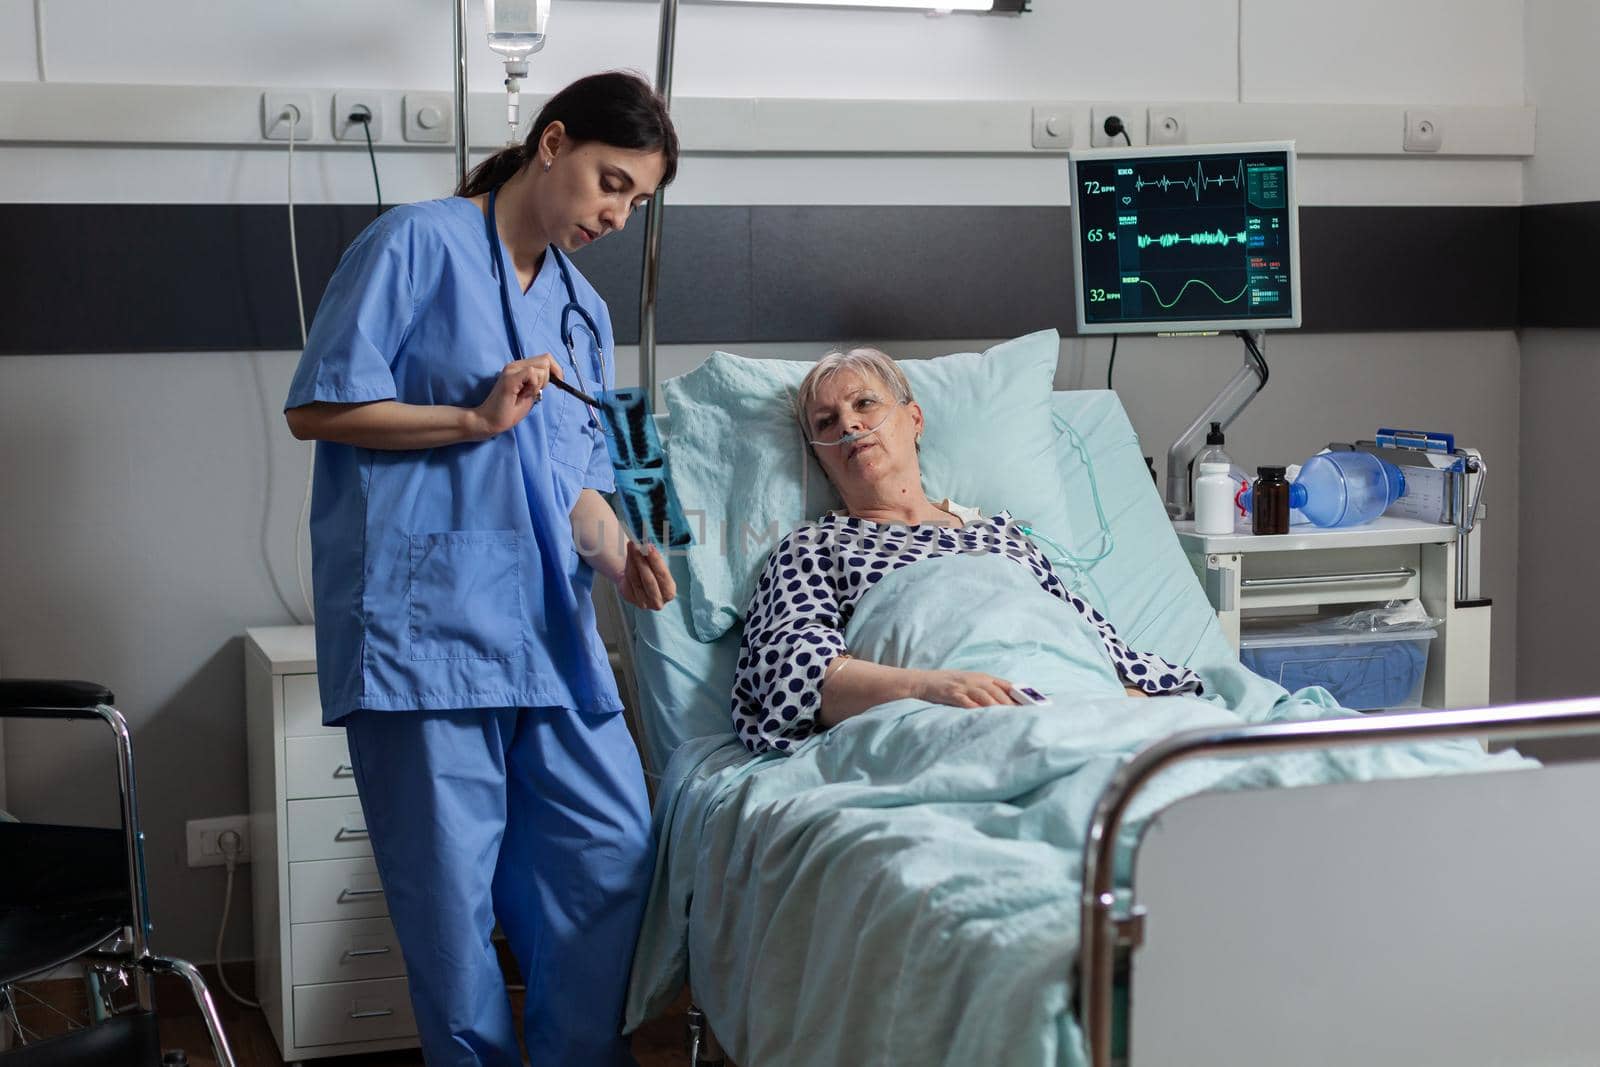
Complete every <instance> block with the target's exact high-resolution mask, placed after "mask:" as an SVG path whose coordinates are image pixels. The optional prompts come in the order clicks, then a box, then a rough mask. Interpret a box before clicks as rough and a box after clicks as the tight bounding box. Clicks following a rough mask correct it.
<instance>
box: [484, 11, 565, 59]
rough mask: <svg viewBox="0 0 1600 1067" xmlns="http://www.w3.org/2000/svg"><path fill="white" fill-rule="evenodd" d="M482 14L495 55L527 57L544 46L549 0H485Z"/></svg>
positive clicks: (508, 57)
mask: <svg viewBox="0 0 1600 1067" xmlns="http://www.w3.org/2000/svg"><path fill="white" fill-rule="evenodd" d="M483 14H484V22H485V24H486V25H487V26H488V28H489V50H490V51H492V52H494V53H495V54H496V55H499V56H503V57H504V58H506V59H509V60H515V59H526V58H527V57H528V56H530V55H532V54H533V53H535V52H537V51H538V50H539V49H541V48H543V47H544V37H545V28H546V26H547V24H548V23H549V22H550V0H483Z"/></svg>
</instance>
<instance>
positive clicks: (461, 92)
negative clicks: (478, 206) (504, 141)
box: [451, 0, 467, 188]
mask: <svg viewBox="0 0 1600 1067" xmlns="http://www.w3.org/2000/svg"><path fill="white" fill-rule="evenodd" d="M451 21H452V26H451V29H452V32H453V36H454V37H455V47H456V62H455V79H456V99H455V105H456V186H457V187H458V188H459V187H460V186H461V185H462V184H463V183H464V182H466V180H467V0H456V2H455V11H454V16H453V18H452V20H451Z"/></svg>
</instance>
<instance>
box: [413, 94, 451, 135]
mask: <svg viewBox="0 0 1600 1067" xmlns="http://www.w3.org/2000/svg"><path fill="white" fill-rule="evenodd" d="M400 110H401V112H402V117H403V118H404V120H405V121H404V123H403V124H402V126H401V133H402V135H403V136H404V137H405V139H406V140H408V141H412V142H421V143H422V144H445V143H447V142H448V141H449V140H450V139H451V138H452V137H453V136H455V134H454V132H453V131H454V130H455V101H454V99H453V98H452V97H451V96H450V94H449V93H407V94H406V95H405V96H403V97H401V99H400Z"/></svg>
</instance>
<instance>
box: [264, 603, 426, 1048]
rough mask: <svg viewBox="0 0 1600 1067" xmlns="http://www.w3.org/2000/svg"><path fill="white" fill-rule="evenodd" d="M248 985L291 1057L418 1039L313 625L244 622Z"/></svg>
mask: <svg viewBox="0 0 1600 1067" xmlns="http://www.w3.org/2000/svg"><path fill="white" fill-rule="evenodd" d="M245 711H246V720H247V724H246V734H247V737H248V743H249V766H250V842H251V852H252V863H253V872H252V878H251V882H252V886H253V889H254V900H253V905H254V908H253V912H254V918H255V959H256V993H257V998H258V999H259V1000H260V1002H261V1010H262V1011H263V1012H264V1013H265V1014H266V1017H267V1024H268V1026H270V1027H271V1029H272V1036H273V1037H274V1038H276V1039H277V1042H278V1047H279V1049H280V1050H282V1053H283V1058H284V1059H285V1060H286V1061H291V1062H298V1061H301V1060H308V1059H314V1058H317V1057H322V1056H348V1055H354V1054H356V1053H362V1052H378V1051H382V1050H385V1049H396V1048H414V1047H416V1045H417V1039H416V1032H417V1028H416V1021H415V1019H414V1018H413V1016H412V1013H411V995H410V991H409V990H408V988H407V985H406V976H405V975H406V971H405V963H404V962H403V961H402V960H401V958H400V944H399V942H398V941H397V940H396V938H395V932H394V926H393V925H392V924H391V923H390V922H389V918H388V915H389V909H388V905H387V904H386V902H385V901H384V897H383V888H382V886H381V885H380V884H379V881H378V868H377V865H376V864H375V863H374V862H373V859H372V848H371V846H370V845H369V844H368V842H367V829H366V822H365V820H364V819H363V817H362V814H361V802H360V801H359V800H358V799H357V798H356V783H355V774H354V771H353V770H352V769H351V767H350V754H349V750H348V749H347V748H346V746H345V739H344V730H342V729H339V728H337V727H326V726H323V725H322V703H321V701H320V700H319V699H318V697H317V662H316V651H315V644H314V640H313V632H312V628H311V627H309V626H272V627H261V628H258V629H253V630H247V631H246V632H245Z"/></svg>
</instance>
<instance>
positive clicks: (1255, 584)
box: [1239, 567, 1417, 589]
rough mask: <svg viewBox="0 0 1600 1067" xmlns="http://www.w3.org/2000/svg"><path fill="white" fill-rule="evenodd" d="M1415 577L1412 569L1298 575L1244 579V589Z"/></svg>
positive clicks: (1392, 580) (1391, 580) (1350, 583)
mask: <svg viewBox="0 0 1600 1067" xmlns="http://www.w3.org/2000/svg"><path fill="white" fill-rule="evenodd" d="M1416 576H1417V572H1416V569H1415V568H1414V567H1401V568H1399V569H1398V570H1392V571H1355V572H1352V573H1348V574H1298V575H1293V576H1291V577H1288V578H1246V579H1245V580H1244V581H1242V582H1240V583H1239V585H1240V586H1241V587H1242V588H1244V589H1291V588H1294V587H1295V586H1301V585H1354V584H1356V583H1357V582H1405V581H1410V580H1411V579H1412V578H1415V577H1416Z"/></svg>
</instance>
